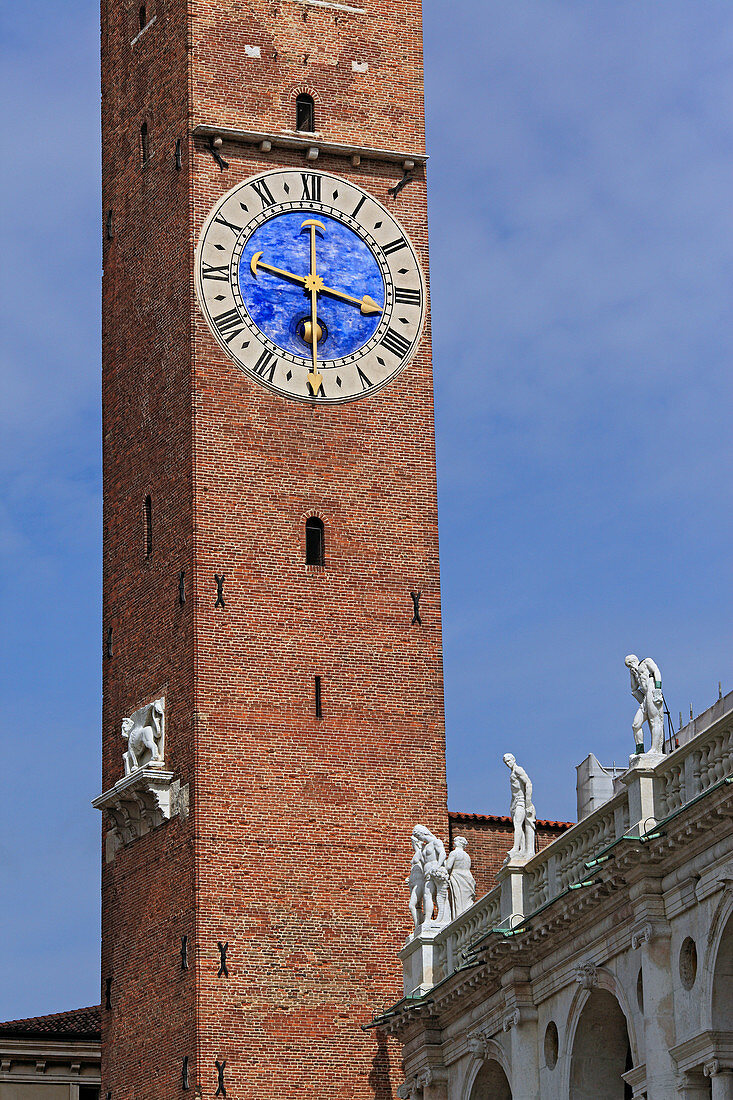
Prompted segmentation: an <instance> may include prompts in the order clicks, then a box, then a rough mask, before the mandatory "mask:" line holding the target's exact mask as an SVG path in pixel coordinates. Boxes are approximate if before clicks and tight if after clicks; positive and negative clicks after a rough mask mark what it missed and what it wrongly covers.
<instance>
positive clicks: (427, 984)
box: [400, 921, 445, 997]
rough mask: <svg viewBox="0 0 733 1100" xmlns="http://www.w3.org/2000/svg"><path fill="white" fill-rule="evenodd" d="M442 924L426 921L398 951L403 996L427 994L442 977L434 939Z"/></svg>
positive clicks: (441, 928) (440, 930)
mask: <svg viewBox="0 0 733 1100" xmlns="http://www.w3.org/2000/svg"><path fill="white" fill-rule="evenodd" d="M444 928H445V925H444V924H438V923H437V922H436V921H427V922H426V923H425V924H423V926H422V927H421V929H420V931H419V932H418V933H417V934H416V935H414V936H412V937H411V938H410V939H409V940H408V941H407V943H406V944H405V946H404V947H403V948H402V950H401V951H400V959H401V961H402V972H403V976H404V992H405V996H406V997H409V996H410V994H411V993H412V994H418V993H427V991H428V990H429V989H432V987H433V986H434V985H435V984H436V982H439V981H440V979H441V978H442V977H443V975H442V974H441V973H439V969H438V966H437V964H436V948H435V937H436V936H437V935H438V933H439V932H442V931H443V929H444Z"/></svg>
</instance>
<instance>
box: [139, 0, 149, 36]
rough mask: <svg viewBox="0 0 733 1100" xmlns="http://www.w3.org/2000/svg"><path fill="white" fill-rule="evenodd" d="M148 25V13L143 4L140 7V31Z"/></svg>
mask: <svg viewBox="0 0 733 1100" xmlns="http://www.w3.org/2000/svg"><path fill="white" fill-rule="evenodd" d="M147 25H148V13H147V10H146V8H145V5H144V4H141V5H140V30H142V29H143V28H144V27H147Z"/></svg>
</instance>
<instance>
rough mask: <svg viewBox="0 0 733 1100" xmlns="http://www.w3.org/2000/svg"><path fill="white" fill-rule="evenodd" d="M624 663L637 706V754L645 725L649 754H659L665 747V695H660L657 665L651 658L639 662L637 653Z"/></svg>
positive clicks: (640, 750)
mask: <svg viewBox="0 0 733 1100" xmlns="http://www.w3.org/2000/svg"><path fill="white" fill-rule="evenodd" d="M624 664H625V665H626V668H627V669H628V673H630V675H631V684H632V695H633V696H634V698H635V700H636V702H637V703H638V704H639V706H638V711H637V712H636V714H635V715H634V720H633V723H632V729H633V730H634V741H635V742H636V753H637V755H639V753H642V752H643V751H644V723H645V722H646V724H647V725H648V727H649V731H650V734H652V748H650V750H649V751H652V752H658V753H661V752H663V751H664V746H665V696H664V695H663V693H661V672H660V671H659V665H658V664H656V662H655V661H653V660H652V658H650V657H645V658H644V660H643V661H639V659H638V657H637V656H636V653H630V654H628V657H627V658H626V660H625V661H624Z"/></svg>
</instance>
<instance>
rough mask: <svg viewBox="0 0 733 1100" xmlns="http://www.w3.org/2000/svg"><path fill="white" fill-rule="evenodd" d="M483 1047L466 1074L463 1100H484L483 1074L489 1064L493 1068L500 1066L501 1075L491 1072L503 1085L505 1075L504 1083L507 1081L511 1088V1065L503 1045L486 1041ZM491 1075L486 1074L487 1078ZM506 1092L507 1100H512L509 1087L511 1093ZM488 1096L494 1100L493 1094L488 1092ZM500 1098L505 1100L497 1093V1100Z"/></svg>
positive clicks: (491, 1040) (489, 1040)
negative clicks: (475, 1090)
mask: <svg viewBox="0 0 733 1100" xmlns="http://www.w3.org/2000/svg"><path fill="white" fill-rule="evenodd" d="M482 1046H483V1049H482V1051H481V1054H480V1055H478V1056H477V1057H475V1058H474V1059H473V1060H472V1062H471V1065H470V1066H469V1068H468V1073H467V1074H466V1079H465V1082H464V1086H463V1092H462V1094H461V1097H462V1100H478V1098H479V1097H480V1098H481V1100H483V1096H484V1092H483V1091H482V1089H483V1086H484V1083H485V1082H484V1079H483V1078H482V1074H484V1067H485V1066H486V1065H488V1064H489V1063H492V1064H493V1066H498V1068H499V1070H501V1074H497V1073H496V1070H492V1071H491V1072H493V1073H494V1074H495V1076H496V1078H497V1079H498V1081H499V1083H500V1084H501V1080H502V1075H503V1079H504V1081H506V1083H507V1087H509V1081H510V1076H511V1067H510V1064H509V1060H508V1058H507V1056H506V1052H505V1050H504V1048H503V1047H502V1045H501V1043H497V1041H496V1040H495V1039H485V1040H482ZM490 1075H491V1074H490V1072H489V1073H487V1074H486V1076H489V1077H490ZM474 1088H477V1089H478V1091H477V1092H474ZM484 1091H485V1090H484ZM504 1091H505V1093H506V1097H507V1100H511V1095H512V1093H511V1088H510V1087H509V1092H506V1089H505V1090H504ZM486 1095H487V1096H488V1097H490V1100H494V1096H493V1093H491V1092H488V1093H487V1094H486ZM499 1098H501V1100H504V1095H503V1094H502V1093H501V1092H498V1093H497V1100H499Z"/></svg>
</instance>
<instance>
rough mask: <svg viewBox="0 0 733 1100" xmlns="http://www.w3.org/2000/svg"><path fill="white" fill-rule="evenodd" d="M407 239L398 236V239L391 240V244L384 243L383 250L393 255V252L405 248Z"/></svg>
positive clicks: (387, 254) (386, 254)
mask: <svg viewBox="0 0 733 1100" xmlns="http://www.w3.org/2000/svg"><path fill="white" fill-rule="evenodd" d="M406 245H407V241H406V240H405V238H404V237H398V238H397V240H396V241H390V242H389V244H383V245H382V252H384V254H385V256H391V255H392V253H393V252H399V250H400V249H401V248H405V246H406Z"/></svg>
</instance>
